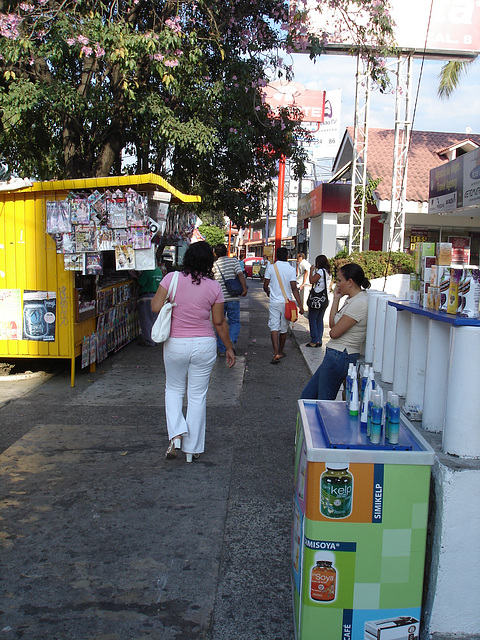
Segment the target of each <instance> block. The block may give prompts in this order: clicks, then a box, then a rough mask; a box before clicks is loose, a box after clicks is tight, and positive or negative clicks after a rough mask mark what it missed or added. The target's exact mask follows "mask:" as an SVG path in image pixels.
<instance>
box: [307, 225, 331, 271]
mask: <svg viewBox="0 0 480 640" xmlns="http://www.w3.org/2000/svg"><path fill="white" fill-rule="evenodd" d="M336 252H337V214H336V213H323V214H322V215H321V216H317V217H316V218H312V219H311V220H310V244H309V248H308V261H309V262H310V263H311V264H313V263H314V262H315V258H316V257H317V256H318V255H321V254H324V255H326V256H327V258H333V256H334V255H335V254H336Z"/></svg>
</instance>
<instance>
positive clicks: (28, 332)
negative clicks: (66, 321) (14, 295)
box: [22, 291, 57, 342]
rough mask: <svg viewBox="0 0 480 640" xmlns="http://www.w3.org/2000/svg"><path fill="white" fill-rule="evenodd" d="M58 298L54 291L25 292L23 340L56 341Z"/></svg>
mask: <svg viewBox="0 0 480 640" xmlns="http://www.w3.org/2000/svg"><path fill="white" fill-rule="evenodd" d="M56 308H57V296H56V293H55V292H54V291H24V292H23V330H22V338H23V340H36V341H37V342H54V341H55V320H56V313H57V312H56Z"/></svg>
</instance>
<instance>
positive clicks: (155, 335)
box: [151, 271, 178, 342]
mask: <svg viewBox="0 0 480 640" xmlns="http://www.w3.org/2000/svg"><path fill="white" fill-rule="evenodd" d="M177 282H178V271H175V273H174V274H173V278H172V280H171V282H170V286H169V287H168V292H167V297H166V298H165V302H164V304H163V307H162V308H161V309H160V311H159V313H158V316H157V319H156V320H155V322H154V323H153V327H152V333H151V337H152V340H153V341H154V342H165V340H167V338H169V336H170V326H171V324H172V311H173V307H175V306H176V303H175V302H172V300H173V299H174V298H175V293H176V292H177ZM167 300H168V302H167Z"/></svg>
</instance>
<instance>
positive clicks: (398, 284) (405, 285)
mask: <svg viewBox="0 0 480 640" xmlns="http://www.w3.org/2000/svg"><path fill="white" fill-rule="evenodd" d="M370 284H371V288H372V289H374V290H376V291H385V293H393V295H394V296H397V298H398V299H399V300H408V291H409V289H410V274H408V273H397V274H395V275H394V276H387V281H386V283H385V278H374V279H373V280H370ZM384 285H385V289H384Z"/></svg>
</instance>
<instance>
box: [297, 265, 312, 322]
mask: <svg viewBox="0 0 480 640" xmlns="http://www.w3.org/2000/svg"><path fill="white" fill-rule="evenodd" d="M311 266H312V265H311V264H310V263H309V261H308V260H307V259H306V258H305V254H304V253H298V254H297V287H298V290H299V292H300V300H301V301H302V309H303V310H304V311H308V308H307V298H308V294H309V293H310V289H311V285H310V280H309V275H310V267H311Z"/></svg>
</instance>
